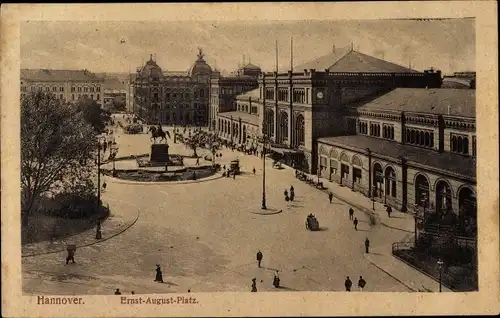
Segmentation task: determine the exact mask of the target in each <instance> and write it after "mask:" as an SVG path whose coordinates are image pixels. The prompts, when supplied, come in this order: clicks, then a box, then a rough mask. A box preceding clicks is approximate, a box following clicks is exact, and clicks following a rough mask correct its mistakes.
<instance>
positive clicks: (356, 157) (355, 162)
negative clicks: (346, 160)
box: [351, 156, 363, 167]
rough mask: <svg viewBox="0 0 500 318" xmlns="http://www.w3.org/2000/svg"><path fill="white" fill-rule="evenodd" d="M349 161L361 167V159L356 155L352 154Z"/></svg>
mask: <svg viewBox="0 0 500 318" xmlns="http://www.w3.org/2000/svg"><path fill="white" fill-rule="evenodd" d="M351 163H352V165H353V166H358V167H362V166H363V163H362V162H361V159H359V157H358V156H353V157H352V159H351Z"/></svg>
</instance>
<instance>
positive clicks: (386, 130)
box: [382, 124, 394, 140]
mask: <svg viewBox="0 0 500 318" xmlns="http://www.w3.org/2000/svg"><path fill="white" fill-rule="evenodd" d="M382 138H385V139H390V140H394V125H385V124H384V126H383V128H382Z"/></svg>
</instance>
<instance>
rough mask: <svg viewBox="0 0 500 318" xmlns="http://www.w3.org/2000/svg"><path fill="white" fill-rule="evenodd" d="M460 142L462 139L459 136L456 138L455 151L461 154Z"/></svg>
mask: <svg viewBox="0 0 500 318" xmlns="http://www.w3.org/2000/svg"><path fill="white" fill-rule="evenodd" d="M462 141H463V139H462V137H460V136H459V137H458V138H457V148H456V149H455V151H458V152H462V147H463V145H462Z"/></svg>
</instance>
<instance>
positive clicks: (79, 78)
mask: <svg viewBox="0 0 500 318" xmlns="http://www.w3.org/2000/svg"><path fill="white" fill-rule="evenodd" d="M21 79H24V80H27V81H33V82H70V81H74V82H85V81H102V80H103V78H101V77H98V76H97V75H96V74H94V73H92V72H90V71H87V70H48V69H21Z"/></svg>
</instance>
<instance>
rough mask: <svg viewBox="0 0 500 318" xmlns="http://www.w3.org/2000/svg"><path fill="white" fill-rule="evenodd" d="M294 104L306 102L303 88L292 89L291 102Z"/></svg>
mask: <svg viewBox="0 0 500 318" xmlns="http://www.w3.org/2000/svg"><path fill="white" fill-rule="evenodd" d="M292 101H293V102H294V103H301V104H304V103H305V102H306V93H305V89H303V88H294V89H293V100H292Z"/></svg>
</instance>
